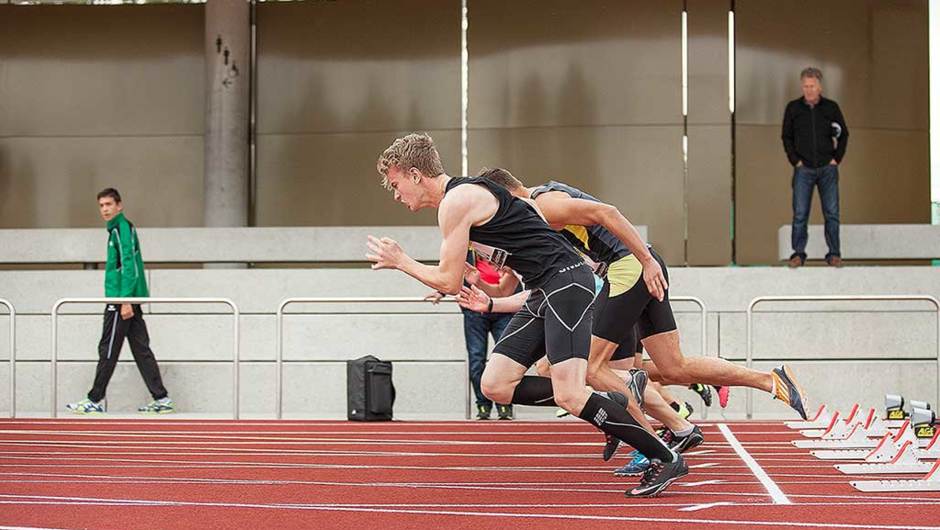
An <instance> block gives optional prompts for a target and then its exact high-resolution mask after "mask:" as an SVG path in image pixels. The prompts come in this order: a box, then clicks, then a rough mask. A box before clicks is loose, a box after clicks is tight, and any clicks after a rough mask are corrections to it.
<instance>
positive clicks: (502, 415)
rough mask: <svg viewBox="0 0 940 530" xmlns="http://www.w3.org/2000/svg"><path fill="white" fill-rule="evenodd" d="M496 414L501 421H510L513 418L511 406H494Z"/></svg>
mask: <svg viewBox="0 0 940 530" xmlns="http://www.w3.org/2000/svg"><path fill="white" fill-rule="evenodd" d="M496 414H497V416H498V417H499V419H501V420H511V419H512V418H513V414H512V405H500V404H499V403H497V404H496Z"/></svg>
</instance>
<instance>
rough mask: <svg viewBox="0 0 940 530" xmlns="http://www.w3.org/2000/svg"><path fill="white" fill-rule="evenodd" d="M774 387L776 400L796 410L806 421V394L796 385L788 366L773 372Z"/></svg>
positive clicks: (772, 391) (775, 369) (773, 391)
mask: <svg viewBox="0 0 940 530" xmlns="http://www.w3.org/2000/svg"><path fill="white" fill-rule="evenodd" d="M771 377H773V382H774V386H773V389H772V390H771V393H772V394H773V396H774V399H779V400H780V401H783V402H784V403H786V404H787V405H790V407H792V408H793V410H795V411H796V412H797V413H798V414H799V415H800V417H801V418H803V419H804V420H805V419H807V417H806V394H804V393H803V389H802V388H800V385H798V384H796V378H795V377H793V373H792V372H791V371H790V367H788V366H787V365H785V364H784V365H781V366H780V367H778V368H774V369H773V371H772V372H771Z"/></svg>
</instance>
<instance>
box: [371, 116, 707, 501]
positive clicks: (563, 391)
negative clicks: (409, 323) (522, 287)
mask: <svg viewBox="0 0 940 530" xmlns="http://www.w3.org/2000/svg"><path fill="white" fill-rule="evenodd" d="M377 169H378V171H379V173H380V174H381V175H382V178H383V181H382V183H383V185H385V186H386V187H387V188H388V189H389V190H391V191H392V192H393V194H394V198H395V200H396V201H398V202H401V203H402V204H404V205H405V206H407V207H408V208H409V209H410V210H412V211H417V210H420V209H423V208H437V209H438V224H439V225H440V228H441V233H442V236H443V241H442V243H441V252H440V262H439V264H438V265H424V264H421V263H418V262H417V261H415V260H414V259H412V258H411V257H410V256H408V255H407V254H406V253H405V252H404V250H403V249H402V248H401V247H400V246H399V245H398V243H396V242H395V241H393V240H391V239H388V238H375V237H372V236H370V237H369V241H368V247H369V254H367V255H366V257H367V259H369V260H370V261H372V262H373V265H372V268H373V269H398V270H400V271H402V272H404V273H406V274H408V275H409V276H412V277H413V278H415V279H417V280H418V281H420V282H422V283H424V284H425V285H427V286H429V287H431V288H432V289H435V290H437V291H441V292H443V293H448V294H457V293H459V292H460V288H461V285H462V281H463V273H464V262H465V258H466V250H467V247H468V245H471V244H474V245H475V247H476V248H477V251H478V252H481V254H483V253H485V252H489V257H490V259H492V261H494V263H496V264H501V265H508V266H509V267H512V268H513V269H514V270H515V271H516V272H517V273H518V274H520V275H521V276H522V280H523V282H524V283H525V284H526V287H528V288H530V289H531V291H530V293H531V294H530V297H529V299H528V300H527V301H526V304H525V308H524V309H523V310H521V311H519V312H518V313H516V314H515V315H514V316H513V319H512V321H511V322H510V323H509V326H508V327H507V328H506V331H505V332H504V335H503V337H502V338H501V339H500V341H499V342H498V343H497V345H496V347H494V354H493V357H492V358H491V359H490V361H489V362H488V363H487V365H486V369H485V370H484V372H483V379H482V387H483V392H484V393H485V394H486V395H487V397H488V398H490V399H492V400H493V401H495V402H497V403H513V404H520V405H537V406H556V403H557V406H560V407H562V408H564V409H565V410H567V411H569V412H570V413H571V414H572V415H575V416H578V417H580V418H581V419H583V420H585V421H588V422H590V423H592V424H593V425H595V426H596V427H598V428H599V429H600V430H602V431H603V432H605V433H607V434H608V435H609V436H611V437H614V438H617V439H619V440H622V441H624V442H625V443H627V444H629V445H632V446H633V447H635V448H636V449H637V450H639V451H640V452H641V453H643V454H644V455H646V456H647V457H649V458H650V459H651V461H652V462H653V463H654V465H653V466H652V467H651V468H650V472H648V473H647V475H646V476H644V481H643V485H642V486H641V487H640V488H634V489H633V490H631V491H628V492H627V495H630V496H644V497H647V496H653V495H656V494H658V493H659V492H661V491H662V490H663V489H665V488H666V487H667V486H668V485H669V484H670V483H672V482H673V481H674V480H676V479H678V478H679V477H681V476H684V475H686V474H687V473H688V467H687V466H686V465H685V462H684V461H683V459H682V457H681V456H680V455H678V454H677V453H675V452H673V451H672V450H671V449H669V447H667V446H666V445H665V444H663V443H662V441H661V440H659V439H658V438H657V437H656V436H653V435H651V434H650V433H649V432H648V431H646V429H644V428H643V427H641V426H640V425H639V424H638V423H637V421H636V420H635V419H634V418H633V417H632V416H631V415H630V414H629V413H627V411H626V410H625V406H626V404H627V400H626V397H625V396H623V395H622V394H619V393H610V394H607V395H603V394H599V393H595V392H591V391H590V390H587V389H586V388H585V374H586V372H587V357H588V352H589V350H590V341H591V324H592V321H593V302H594V298H595V296H596V294H597V291H596V290H595V283H594V276H593V274H592V272H591V270H590V269H589V268H588V267H587V266H586V265H585V264H584V262H583V261H580V260H579V259H578V255H577V253H576V251H575V250H574V248H573V247H572V246H571V245H570V244H569V243H568V242H567V241H566V240H565V239H564V238H563V237H561V236H559V235H558V234H556V233H554V232H553V231H552V230H551V229H550V227H549V226H548V225H547V224H545V222H544V220H542V219H541V217H540V215H539V213H538V211H537V210H536V209H535V208H533V207H532V206H531V203H528V202H527V201H525V200H523V199H518V198H515V197H512V196H511V195H510V194H509V193H508V192H506V191H505V190H503V189H502V188H499V187H498V186H494V185H490V184H488V183H486V182H481V181H480V180H478V179H464V178H457V179H452V178H451V177H449V176H448V175H447V174H445V173H444V169H443V166H442V164H441V162H440V156H439V155H438V153H437V149H436V148H435V147H434V142H433V140H432V139H431V137H430V136H427V135H422V134H410V135H408V136H405V137H403V138H399V139H397V140H395V142H393V143H392V145H391V146H389V148H388V149H386V150H385V151H384V152H383V153H382V155H381V156H380V157H379V160H378V163H377ZM484 255H485V254H484ZM490 309H491V310H494V311H499V309H500V308H499V307H491V308H490ZM546 354H547V355H548V359H549V361H550V362H551V363H552V369H551V375H552V377H551V379H548V378H544V377H537V376H526V375H525V373H526V371H527V370H528V368H529V367H530V366H531V365H532V364H534V363H535V361H537V360H538V359H539V358H540V357H542V356H543V355H546Z"/></svg>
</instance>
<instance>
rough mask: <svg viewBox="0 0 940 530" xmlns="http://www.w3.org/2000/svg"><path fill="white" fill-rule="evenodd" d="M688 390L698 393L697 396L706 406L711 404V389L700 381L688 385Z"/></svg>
mask: <svg viewBox="0 0 940 530" xmlns="http://www.w3.org/2000/svg"><path fill="white" fill-rule="evenodd" d="M689 390H691V391H693V392H695V393H696V394H698V397H700V398H702V402H703V403H705V406H706V407H710V406H712V389H710V388H708V387H707V386H705V385H703V384H702V383H695V384H694V385H689Z"/></svg>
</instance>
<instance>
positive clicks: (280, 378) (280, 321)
mask: <svg viewBox="0 0 940 530" xmlns="http://www.w3.org/2000/svg"><path fill="white" fill-rule="evenodd" d="M455 301H456V300H455V299H453V298H444V299H442V300H441V302H455ZM369 303H412V304H414V303H429V301H428V300H426V299H424V298H418V297H388V298H379V297H358V298H357V297H349V298H344V297H312V298H304V297H298V298H286V299H284V300H282V301H281V303H280V304H279V305H278V306H277V314H276V321H277V323H276V325H277V332H276V333H275V337H276V341H277V344H276V352H277V357H276V358H275V372H276V373H277V380H276V383H275V388H274V392H275V401H276V403H275V410H276V412H277V419H281V415H282V412H283V410H282V409H283V397H284V396H283V394H284V391H283V388H284V386H283V382H284V308H285V307H287V306H289V305H290V304H369ZM445 314H452V313H445ZM464 365H465V366H466V368H467V377H465V378H464V395H466V396H467V397H466V398H465V399H466V400H467V410H466V415H467V417H468V418H469V417H470V398H469V396H470V375H469V374H470V372H469V370H470V362H469V360H464Z"/></svg>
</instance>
